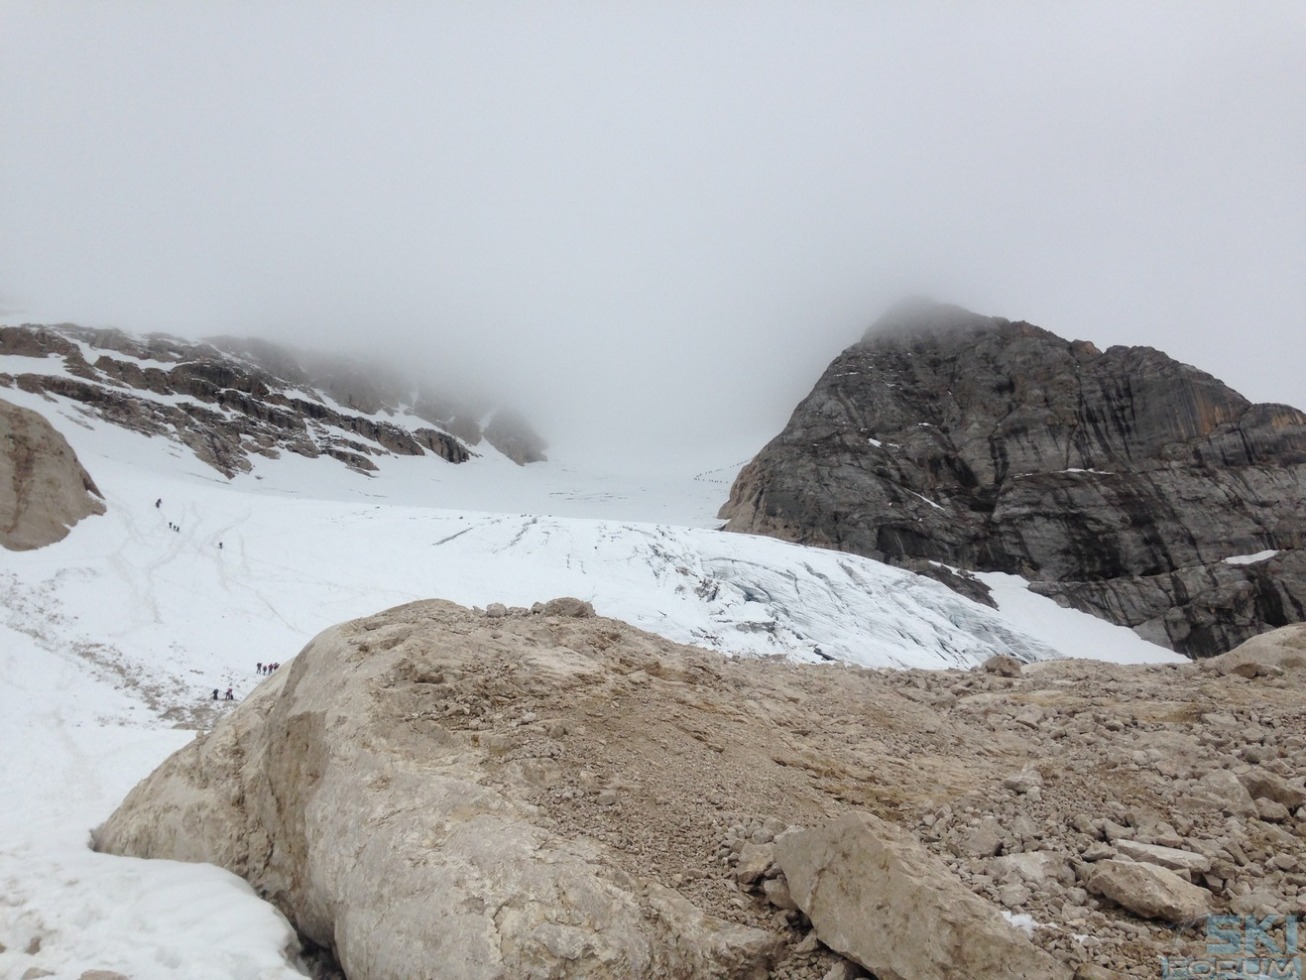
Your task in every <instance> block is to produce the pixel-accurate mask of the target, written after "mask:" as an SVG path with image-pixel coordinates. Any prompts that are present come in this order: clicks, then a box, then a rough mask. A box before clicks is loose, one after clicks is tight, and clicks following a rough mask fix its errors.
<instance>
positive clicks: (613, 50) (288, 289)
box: [0, 0, 1306, 462]
mask: <svg viewBox="0 0 1306 980" xmlns="http://www.w3.org/2000/svg"><path fill="white" fill-rule="evenodd" d="M905 293H925V294H928V295H931V296H934V297H936V298H938V299H942V300H947V301H951V302H956V303H959V304H961V305H963V306H967V307H970V308H971V309H974V310H976V311H978V312H982V313H987V314H994V315H999V316H1006V317H1009V318H1012V319H1027V320H1030V321H1032V322H1034V323H1037V324H1039V325H1041V326H1044V327H1047V328H1048V329H1050V330H1052V331H1054V332H1055V333H1058V334H1061V335H1062V336H1066V337H1070V338H1082V339H1088V340H1092V341H1094V342H1095V343H1097V344H1098V345H1099V346H1100V347H1106V346H1108V345H1111V344H1146V345H1151V346H1155V347H1160V348H1162V349H1164V350H1166V351H1167V352H1168V353H1170V354H1172V355H1173V356H1175V357H1177V358H1179V359H1180V360H1183V361H1187V362H1188V363H1191V364H1195V365H1196V366H1198V367H1201V368H1203V369H1205V370H1208V371H1210V372H1211V373H1213V374H1215V375H1216V376H1217V377H1220V378H1222V379H1223V380H1225V381H1226V382H1228V383H1229V384H1231V385H1233V386H1234V387H1235V388H1237V389H1239V390H1240V391H1242V392H1243V393H1244V394H1246V395H1247V396H1248V397H1250V398H1253V399H1254V400H1257V401H1284V402H1288V403H1290V404H1295V405H1297V406H1298V407H1303V408H1306V3H1302V2H1301V0H1291V2H1283V3H1273V2H1258V3H1254V4H1249V3H1242V2H1228V3H1202V2H1197V0H1181V2H1174V3H1163V2H1150V3H1145V4H1141V3H1136V2H1132V0H1130V2H1125V3H1108V2H1102V0H1093V2H1088V3H1080V4H1070V3H1056V4H1052V3H1048V4H1038V5H1036V4H1029V3H1009V4H1006V3H993V4H965V5H962V4H929V5H927V4H920V3H903V4H892V3H884V2H881V3H861V2H858V3H837V2H828V3H813V2H808V0H802V2H794V3H782V4H775V3H760V2H749V3H743V2H738V3H728V2H716V3H700V2H692V3H672V2H665V0H657V2H653V0H650V2H647V3H640V4H635V3H614V2H595V3H583V2H578V3H561V2H559V3H535V4H530V3H491V2H475V3H472V2H466V3H430V4H427V3H388V4H387V3H374V2H368V3H347V2H332V3H330V4H320V3H316V2H313V3H307V2H305V3H261V2H247V3H237V2H232V3H209V2H205V3H189V2H184V0H164V2H157V3H148V2H136V3H117V2H112V0H101V2H94V3H91V2H87V3H72V2H66V3H59V2H41V3H32V4H28V3H14V2H9V0H0V306H3V307H5V308H6V310H7V311H10V312H11V315H10V316H9V317H8V319H9V320H11V321H12V320H14V319H20V320H21V319H27V318H40V319H59V320H74V321H78V322H83V323H89V324H96V325H100V324H115V325H118V326H122V327H124V328H126V329H131V330H136V331H150V330H166V331H169V332H172V333H176V334H180V335H182V336H186V337H198V336H203V335H206V334H213V333H240V334H253V335H259V336H264V337H268V338H271V339H280V340H293V341H296V342H299V343H302V344H308V345H313V346H322V347H333V348H355V347H356V348H365V349H368V350H372V351H386V350H399V351H402V352H403V354H404V357H405V359H406V360H407V361H408V362H409V363H410V364H415V363H416V364H421V363H427V364H430V365H432V367H433V369H434V368H440V369H446V368H447V367H448V366H449V365H466V367H460V370H461V371H466V372H471V373H473V374H491V375H493V376H494V377H495V378H497V379H498V381H499V383H500V384H502V385H503V386H505V387H507V388H509V389H511V391H512V398H513V400H514V401H516V402H517V404H519V405H520V407H521V408H522V409H523V410H524V411H525V412H526V413H527V414H528V416H530V417H531V418H532V419H534V420H536V421H537V423H538V425H539V427H540V428H541V429H543V430H544V432H545V435H546V436H548V437H550V440H551V441H552V442H553V443H554V445H555V447H556V448H561V447H564V446H568V445H573V446H578V445H582V444H585V443H595V442H602V443H603V444H604V445H606V446H607V447H608V448H610V449H613V451H617V450H621V451H626V450H637V449H641V448H642V447H645V446H647V447H650V451H654V450H656V451H662V450H664V449H665V448H666V447H668V446H675V445H677V444H680V445H682V446H703V445H706V444H709V443H712V442H714V441H716V440H720V443H721V445H723V446H725V445H731V446H734V445H747V448H748V450H749V451H750V452H751V451H752V450H754V449H756V448H758V447H759V446H760V443H761V442H762V441H764V440H765V439H766V438H768V437H769V436H771V435H773V434H774V433H775V432H776V431H777V430H778V429H779V427H780V426H781V425H783V423H784V421H785V419H786V418H787V417H788V414H789V412H790V410H791V409H792V407H793V405H794V404H795V402H796V401H797V400H798V399H799V398H800V397H801V396H802V395H804V394H805V393H806V392H807V391H808V390H809V389H810V387H811V385H812V384H813V383H814V381H815V380H816V378H817V376H818V375H819V373H820V371H821V370H822V369H823V368H824V366H825V365H826V364H827V363H828V362H829V361H830V359H831V358H832V357H834V355H836V354H837V353H838V352H839V351H840V350H841V349H842V348H843V347H845V346H846V345H847V344H849V343H851V342H853V341H854V340H856V339H857V338H858V337H859V336H860V335H861V333H862V331H863V330H864V329H865V327H866V326H867V325H868V324H869V323H871V322H872V321H873V320H875V319H876V317H877V316H878V315H879V313H880V312H881V311H882V310H883V308H884V307H885V306H887V305H888V304H889V303H891V302H893V301H894V300H896V299H898V298H899V297H901V296H902V295H903V294H905ZM13 311H18V312H13ZM21 312H27V313H28V314H29V315H28V316H27V317H23V316H21V315H19V314H20V313H21ZM722 461H723V462H734V461H735V460H722Z"/></svg>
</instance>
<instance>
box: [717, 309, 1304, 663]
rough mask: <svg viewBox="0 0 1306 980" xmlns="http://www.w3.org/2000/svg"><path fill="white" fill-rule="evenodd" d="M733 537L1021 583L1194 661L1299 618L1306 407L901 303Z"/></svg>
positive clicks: (797, 438)
mask: <svg viewBox="0 0 1306 980" xmlns="http://www.w3.org/2000/svg"><path fill="white" fill-rule="evenodd" d="M721 516H722V517H723V518H726V519H727V520H728V524H727V527H728V529H730V530H735V531H747V532H754V533H760V534H770V535H774V536H777V537H781V538H785V539H787V540H792V541H798V542H801V543H805V544H815V545H822V546H826V547H831V548H837V549H840V550H845V551H851V552H854V553H857V554H862V555H867V556H870V557H873V558H877V559H881V560H884V561H887V562H891V563H893V564H897V565H901V566H903V567H907V568H911V569H913V570H916V571H921V572H925V573H927V574H933V575H935V576H936V577H939V578H941V579H942V580H944V581H945V582H948V583H949V584H952V585H954V587H960V588H961V589H962V590H967V589H969V592H968V594H973V593H974V592H975V591H977V583H975V582H973V581H972V582H970V583H969V585H967V584H966V583H965V581H964V576H958V575H956V574H953V573H952V572H951V571H949V568H960V569H966V570H972V571H998V572H1008V573H1014V574H1019V575H1023V576H1025V577H1026V578H1028V579H1030V580H1032V581H1033V583H1034V584H1033V588H1034V589H1035V591H1038V592H1041V593H1043V594H1045V595H1050V596H1053V597H1055V598H1057V599H1058V601H1062V602H1065V603H1067V604H1070V605H1072V606H1074V607H1075V608H1078V609H1082V610H1085V611H1087V612H1091V613H1093V614H1095V615H1098V616H1101V617H1103V618H1106V619H1109V620H1111V621H1112V622H1115V623H1118V624H1122V625H1127V626H1130V627H1133V628H1134V629H1135V630H1136V631H1137V632H1138V633H1139V634H1140V635H1142V636H1143V637H1144V638H1146V639H1148V640H1151V641H1153V642H1157V643H1160V644H1163V645H1166V646H1169V647H1171V648H1173V649H1175V650H1178V651H1180V652H1183V653H1187V654H1189V655H1191V656H1209V655H1213V654H1217V653H1220V652H1223V651H1226V650H1229V649H1231V648H1232V647H1234V646H1236V645H1237V644H1238V643H1240V642H1242V641H1243V640H1245V639H1247V638H1248V637H1250V636H1253V635H1255V634H1256V633H1259V632H1262V631H1264V630H1266V629H1268V628H1273V627H1277V626H1283V625H1286V624H1288V623H1295V622H1301V621H1302V620H1304V619H1306V550H1303V548H1302V543H1303V536H1304V535H1306V414H1303V413H1302V412H1300V411H1298V410H1296V409H1293V408H1289V407H1287V406H1284V405H1256V404H1252V403H1250V402H1249V401H1247V399H1245V398H1243V397H1242V396H1241V395H1239V394H1238V393H1237V392H1235V391H1233V390H1231V389H1230V388H1228V387H1227V386H1225V385H1224V384H1222V383H1221V382H1219V381H1218V380H1216V379H1215V378H1213V377H1211V376H1210V375H1209V374H1205V373H1204V372H1202V371H1199V370H1197V369H1196V368H1193V367H1189V366H1188V365H1186V364H1181V363H1179V362H1177V361H1175V360H1172V359H1171V358H1169V357H1167V356H1166V355H1165V354H1163V353H1161V352H1160V351H1157V350H1153V349H1151V348H1146V347H1112V348H1110V349H1109V350H1106V351H1100V350H1098V349H1097V348H1096V347H1094V346H1093V345H1092V344H1091V343H1087V342H1085V341H1066V340H1063V339H1061V338H1060V337H1057V336H1055V335H1054V334H1052V333H1050V332H1048V331H1047V330H1043V329H1041V328H1039V327H1036V326H1033V325H1031V324H1029V323H1024V322H1012V321H1009V320H1005V319H1001V318H997V317H987V316H980V315H978V314H974V313H971V312H969V311H966V310H963V309H960V308H958V307H955V306H947V305H942V304H935V303H929V302H926V301H913V302H910V303H906V304H903V305H901V306H899V307H896V308H894V309H893V310H891V311H890V312H889V313H888V314H886V315H885V317H884V318H882V319H881V320H880V322H878V323H877V324H876V325H875V326H874V327H872V328H871V329H870V330H869V331H868V332H867V334H866V336H865V337H863V339H862V340H861V341H860V342H859V343H857V344H854V345H853V346H852V347H850V348H848V349H847V350H846V351H844V352H843V353H842V354H840V355H839V357H837V358H836V359H835V360H834V362H833V363H832V364H831V365H830V367H829V368H828V369H827V370H826V372H825V374H824V375H823V376H822V377H821V379H820V381H819V382H818V383H817V385H816V387H815V388H814V389H813V391H812V393H811V394H810V395H808V396H807V398H805V399H804V400H803V401H802V403H801V404H799V406H798V407H797V409H796V410H795V411H794V413H793V416H792V417H791V418H790V420H789V423H788V424H787V425H786V426H785V428H784V430H783V431H782V432H781V433H780V434H779V435H778V436H776V438H775V439H773V440H772V441H771V442H770V443H769V444H767V446H766V447H765V448H764V449H763V450H762V451H761V452H760V453H759V454H758V455H757V457H756V458H755V459H753V460H752V461H751V462H750V463H749V464H748V465H746V466H745V467H744V469H743V470H742V471H741V472H740V474H739V476H738V478H737V479H736V481H735V483H734V486H733V487H732V489H731V492H730V499H729V501H728V502H727V503H726V504H725V505H724V507H723V508H722V510H721Z"/></svg>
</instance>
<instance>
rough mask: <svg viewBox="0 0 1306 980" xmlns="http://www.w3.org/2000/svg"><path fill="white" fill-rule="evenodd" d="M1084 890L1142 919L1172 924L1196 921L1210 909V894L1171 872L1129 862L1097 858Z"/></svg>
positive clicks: (1154, 866) (1152, 865) (1203, 916)
mask: <svg viewBox="0 0 1306 980" xmlns="http://www.w3.org/2000/svg"><path fill="white" fill-rule="evenodd" d="M1086 883H1087V885H1088V890H1089V891H1091V892H1093V893H1094V894H1097V895H1102V896H1105V897H1106V898H1109V899H1111V901H1113V902H1116V903H1118V904H1119V905H1121V906H1123V907H1124V908H1127V909H1128V910H1129V911H1130V912H1133V913H1134V914H1135V915H1141V916H1142V917H1143V918H1145V919H1162V920H1164V921H1165V922H1172V923H1174V924H1176V925H1183V924H1187V923H1192V922H1196V921H1198V920H1199V919H1202V918H1205V917H1206V916H1207V915H1208V914H1209V913H1210V911H1211V893H1210V892H1208V891H1207V890H1206V889H1205V888H1199V887H1197V886H1196V885H1193V884H1189V883H1188V882H1187V881H1184V879H1183V878H1180V877H1179V876H1178V875H1177V874H1175V873H1174V872H1173V871H1169V870H1167V869H1166V868H1162V867H1158V866H1157V865H1154V864H1146V863H1135V862H1132V861H1115V860H1108V861H1099V862H1097V864H1095V865H1093V867H1092V870H1091V871H1089V872H1088V877H1087V879H1086Z"/></svg>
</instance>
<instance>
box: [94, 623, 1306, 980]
mask: <svg viewBox="0 0 1306 980" xmlns="http://www.w3.org/2000/svg"><path fill="white" fill-rule="evenodd" d="M253 653H254V652H251V655H253ZM279 656H284V654H283V653H281V652H280V651H266V652H265V656H264V659H277V657H279ZM1303 680H1306V627H1302V626H1292V627H1288V628H1285V629H1283V630H1279V631H1277V632H1275V633H1271V634H1267V635H1265V636H1262V637H1258V638H1256V639H1255V640H1252V641H1251V642H1249V643H1247V644H1245V645H1244V646H1242V647H1240V648H1239V649H1238V650H1236V651H1234V652H1232V653H1229V654H1226V655H1224V656H1220V657H1215V658H1211V659H1208V660H1205V661H1202V662H1199V663H1195V664H1182V665H1167V666H1114V665H1108V664H1103V663H1095V662H1086V661H1053V662H1045V663H1039V664H1028V665H1022V664H1021V663H1019V662H1018V661H1015V660H1013V659H1010V658H1005V657H997V658H994V660H992V661H990V662H989V663H987V664H986V665H984V666H983V667H981V668H976V669H974V670H971V671H959V670H952V671H935V672H928V671H875V670H866V669H858V668H851V667H844V666H839V665H833V664H831V665H821V666H813V665H798V664H794V663H790V662H786V661H783V660H779V659H774V660H764V659H762V660H759V659H727V658H725V657H722V656H719V655H715V654H712V653H709V652H706V651H702V650H698V649H695V648H692V647H685V646H679V645H676V644H673V643H670V642H668V641H665V640H662V639H660V638H658V637H655V636H652V635H650V634H647V633H643V632H640V631H638V630H636V629H634V628H632V627H630V626H627V625H626V624H624V623H621V622H619V621H615V620H610V619H604V618H599V617H595V616H594V615H593V612H592V610H590V609H589V608H588V607H587V605H586V604H584V603H581V602H579V601H577V600H566V599H564V600H554V601H552V602H550V603H546V604H537V606H536V607H535V608H534V609H531V610H527V609H505V608H504V607H502V606H498V605H492V606H490V607H489V608H487V609H485V610H480V609H477V610H471V609H465V608H462V607H459V606H455V605H453V604H450V603H447V602H442V601H427V602H418V603H413V604H410V605H406V606H401V607H398V608H395V609H391V610H388V611H386V612H382V613H379V614H377V615H374V616H370V617H367V618H364V619H359V620H355V621H352V622H349V623H345V624H342V625H340V626H338V627H335V628H332V629H330V630H327V631H326V632H324V633H322V634H321V635H319V636H318V637H317V638H316V639H314V640H313V641H312V642H311V643H310V644H309V645H308V646H307V647H306V648H305V649H304V650H303V652H301V653H300V654H299V655H298V656H297V657H295V658H294V659H293V660H290V661H289V662H288V663H287V665H286V666H285V667H283V668H282V669H281V670H280V671H279V672H277V673H276V674H274V675H273V676H271V677H269V678H268V679H267V680H265V681H264V682H263V684H262V685H261V686H260V687H259V688H258V689H257V690H256V691H255V692H254V694H253V695H252V696H250V697H249V698H248V699H247V700H246V701H245V702H244V703H242V704H240V705H239V706H237V707H236V708H235V709H234V710H233V711H232V712H231V713H230V715H229V716H228V717H227V718H226V719H225V720H223V721H222V722H221V723H220V724H218V725H217V726H216V727H215V728H214V729H213V730H212V731H211V732H208V733H206V734H202V735H200V736H198V737H197V738H196V739H195V741H194V742H193V743H192V744H190V745H189V746H187V747H186V748H185V749H183V750H181V751H180V752H178V753H177V754H175V755H174V756H172V757H171V758H170V759H169V760H167V761H166V762H165V763H164V764H163V765H162V766H161V767H160V768H159V769H158V770H157V771H156V772H155V773H154V774H153V775H152V776H151V777H149V778H148V779H147V780H146V781H145V782H143V783H142V784H141V785H139V786H138V787H137V788H136V789H135V790H134V791H133V792H132V793H131V794H130V795H129V797H128V798H127V799H126V801H125V802H124V803H123V805H122V806H121V807H120V808H119V810H118V811H117V812H116V813H114V814H113V816H112V817H111V818H110V819H109V821H108V822H107V823H106V824H105V825H104V826H103V827H102V828H100V829H99V831H98V832H97V837H96V840H97V845H98V847H100V848H101V849H103V850H106V851H109V852H112V853H117V854H131V855H138V856H143V857H163V858H174V859H180V860H187V861H212V862H214V863H217V864H219V865H222V866H224V867H226V868H229V869H231V870H232V871H234V872H235V873H237V874H239V875H242V876H243V877H245V878H246V879H248V880H249V881H250V882H251V884H253V886H254V887H255V888H256V889H258V891H259V892H260V893H261V894H263V895H265V896H267V897H268V898H269V899H270V900H271V901H273V902H274V903H276V904H277V905H278V906H279V907H280V908H281V909H282V910H283V911H284V912H285V914H286V915H287V916H288V917H289V918H290V919H291V921H292V922H293V923H294V924H295V926H296V927H297V929H298V930H299V932H300V934H301V935H302V936H303V937H304V939H305V941H306V942H308V943H309V944H311V945H313V946H316V947H320V948H321V949H322V950H325V951H329V953H330V954H331V955H332V956H333V957H334V958H335V959H336V960H337V961H338V964H339V967H340V968H342V969H343V971H344V972H345V974H347V976H348V977H349V978H351V980H363V978H378V977H394V978H399V977H404V978H407V977H413V976H430V977H438V976H449V977H514V978H517V977H578V976H590V977H597V976H718V977H765V976H771V977H782V978H790V980H799V978H821V977H845V978H847V977H854V976H858V975H861V974H862V972H863V971H871V972H873V973H874V975H876V976H878V977H880V978H881V980H892V978H904V977H910V978H934V977H937V978H944V977H966V978H988V977H995V978H996V977H1040V978H1056V977H1064V978H1070V977H1072V976H1073V977H1076V978H1078V980H1104V978H1105V980H1109V978H1112V977H1119V976H1131V977H1148V978H1151V977H1156V976H1158V975H1159V971H1160V963H1159V960H1158V957H1161V956H1168V957H1172V958H1183V957H1202V956H1204V955H1205V952H1206V938H1205V933H1204V930H1203V926H1202V923H1203V920H1204V918H1205V917H1206V916H1207V914H1208V913H1212V912H1217V913H1232V914H1255V915H1260V916H1264V915H1267V914H1271V913H1275V914H1279V915H1288V914H1303V913H1306V783H1304V782H1303V769H1302V766H1301V763H1300V760H1301V759H1302V757H1303V753H1306V708H1303V705H1302V701H1301V695H1300V690H1301V686H1302V683H1303ZM1002 913H1006V914H1007V915H1008V916H1017V917H1028V918H1017V919H1016V923H1021V922H1025V923H1029V924H1031V925H1030V928H1029V929H1028V930H1026V929H1023V928H1020V927H1019V925H1018V924H1012V922H1011V921H1009V919H1008V918H1006V917H1004V915H1003V914H1002Z"/></svg>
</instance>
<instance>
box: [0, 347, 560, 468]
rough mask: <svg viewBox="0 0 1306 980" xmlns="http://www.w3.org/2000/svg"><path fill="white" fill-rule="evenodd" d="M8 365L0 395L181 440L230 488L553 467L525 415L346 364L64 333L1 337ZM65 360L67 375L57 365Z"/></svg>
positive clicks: (257, 350) (275, 351)
mask: <svg viewBox="0 0 1306 980" xmlns="http://www.w3.org/2000/svg"><path fill="white" fill-rule="evenodd" d="M0 355H15V357H14V359H13V360H11V361H10V364H11V365H13V364H18V365H19V366H23V361H22V360H19V358H21V359H26V358H31V359H33V360H32V364H31V369H30V370H18V371H13V370H11V371H10V372H9V373H0V386H3V387H11V386H12V387H18V388H21V389H22V390H24V391H30V392H39V393H44V394H46V395H50V396H58V397H62V398H67V399H70V400H72V401H75V402H78V403H80V404H81V405H83V406H85V407H86V409H87V410H89V411H91V412H93V413H95V414H96V415H97V416H99V417H100V418H103V419H105V420H107V421H110V422H113V423H114V424H117V425H121V426H124V427H126V428H130V429H133V430H135V431H138V432H144V433H147V434H149V435H160V436H164V437H166V438H171V439H175V440H177V441H178V442H180V443H182V444H183V445H185V446H187V447H188V448H189V449H190V450H191V451H192V452H194V453H195V455H196V456H197V457H198V458H199V459H201V460H203V461H204V462H205V463H207V464H208V465H210V466H212V467H213V468H214V469H216V470H218V471H219V472H221V473H222V474H223V475H225V476H227V477H228V478H230V477H232V476H234V475H236V474H237V473H243V472H248V471H249V470H250V469H251V468H252V462H251V459H252V457H255V456H265V457H270V458H275V457H276V456H278V455H279V454H281V453H282V452H290V453H296V454H298V455H301V456H307V457H318V456H324V455H325V456H330V457H334V458H335V459H338V460H340V461H341V462H343V463H345V464H346V465H347V466H349V467H350V468H351V469H354V470H357V471H358V472H360V473H368V472H371V471H374V470H376V468H377V467H376V464H375V462H373V459H374V458H375V457H379V456H384V455H387V454H394V455H405V456H423V455H426V454H428V453H429V454H431V455H433V456H436V457H439V458H440V459H442V460H445V461H447V462H450V463H462V462H465V461H467V460H468V459H470V458H471V457H472V456H475V455H476V453H475V451H474V448H473V447H475V446H477V445H479V444H480V443H481V442H482V441H485V442H487V443H488V444H489V445H491V446H493V447H494V448H495V449H497V450H499V451H500V452H502V453H503V454H504V455H505V456H507V457H509V458H510V459H512V460H514V461H515V462H517V463H528V462H536V461H539V460H543V459H545V458H546V457H545V455H544V448H545V447H544V443H543V441H542V440H541V439H540V437H539V436H538V435H536V434H535V433H534V432H533V431H532V430H531V428H530V426H529V425H528V424H527V423H526V421H525V420H524V419H523V418H522V417H521V416H520V415H518V414H517V413H515V412H511V411H507V410H499V411H495V412H487V411H485V410H484V409H483V408H482V407H479V406H477V405H474V404H467V403H463V402H461V401H458V400H455V399H451V398H448V397H445V396H443V395H440V394H439V393H433V392H430V391H426V390H423V389H422V388H421V387H420V386H419V385H415V384H414V383H412V382H409V381H407V380H405V379H404V378H402V377H400V376H399V375H398V374H397V373H395V372H393V371H387V370H386V369H384V368H382V367H379V366H377V365H359V364H357V363H355V362H353V361H351V360H349V359H347V358H343V357H331V356H326V355H315V354H310V353H306V352H303V351H292V350H289V349H287V348H283V347H279V346H277V345H274V344H270V343H267V342H265V341H258V340H248V339H237V338H230V337H218V338H212V339H211V340H209V341H205V342H201V343H192V342H189V341H184V340H180V339H178V338H175V337H170V336H167V335H164V334H151V335H149V336H147V337H135V336H132V335H129V334H126V333H123V332H122V331H118V330H94V329H88V328H84V327H77V326H72V325H68V324H63V325H59V326H31V325H24V326H21V327H0ZM56 359H57V361H58V362H60V363H58V364H55V363H54V361H55V360H56Z"/></svg>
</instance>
